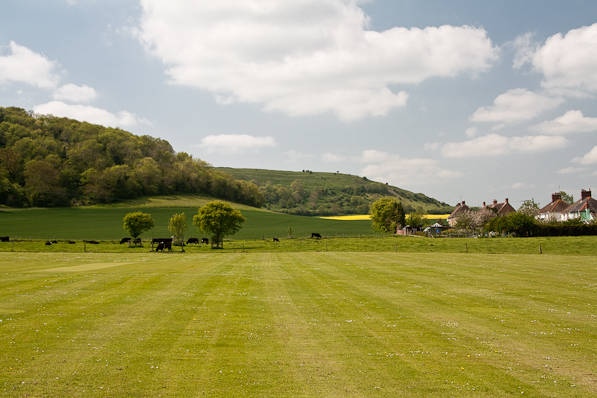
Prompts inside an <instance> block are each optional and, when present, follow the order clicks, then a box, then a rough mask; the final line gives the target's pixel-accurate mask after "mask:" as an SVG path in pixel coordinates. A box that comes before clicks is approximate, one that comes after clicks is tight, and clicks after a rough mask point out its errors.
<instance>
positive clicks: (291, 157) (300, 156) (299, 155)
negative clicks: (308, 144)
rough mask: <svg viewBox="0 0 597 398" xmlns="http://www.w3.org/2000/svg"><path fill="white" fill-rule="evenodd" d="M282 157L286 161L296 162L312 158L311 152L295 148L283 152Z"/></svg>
mask: <svg viewBox="0 0 597 398" xmlns="http://www.w3.org/2000/svg"><path fill="white" fill-rule="evenodd" d="M284 159H285V160H286V161H288V162H292V163H296V162H303V161H305V160H309V159H313V154H311V153H303V152H299V151H297V150H294V149H291V150H289V151H285V152H284Z"/></svg>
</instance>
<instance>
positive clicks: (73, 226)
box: [0, 202, 374, 240]
mask: <svg viewBox="0 0 597 398" xmlns="http://www.w3.org/2000/svg"><path fill="white" fill-rule="evenodd" d="M171 204H172V203H168V205H169V206H168V207H153V206H149V207H148V206H145V205H141V206H133V205H130V207H125V206H128V205H120V206H109V207H106V206H104V207H89V208H52V209H10V210H9V209H4V210H0V235H9V236H11V237H13V238H15V237H16V238H37V239H100V240H105V239H119V238H120V237H122V236H126V235H127V233H126V232H125V231H124V230H123V229H122V218H123V216H124V215H125V214H126V213H128V212H131V211H136V210H141V211H144V212H147V213H150V214H151V215H152V217H153V219H154V223H155V227H154V228H153V229H152V230H151V231H149V232H145V233H144V234H143V235H142V236H143V237H152V236H154V237H158V236H159V237H164V236H170V233H169V232H168V220H169V219H170V216H172V214H174V213H176V212H180V211H183V212H184V213H185V215H186V217H187V231H188V232H187V235H188V236H201V235H202V234H201V233H200V232H198V231H197V229H196V228H195V227H194V226H193V223H192V216H193V215H194V214H197V206H195V207H186V206H189V203H188V202H184V203H181V206H171ZM245 208H246V207H245ZM241 212H242V214H243V215H244V216H245V217H246V219H247V221H246V222H245V224H244V225H243V228H242V229H241V230H240V232H238V233H237V234H236V235H234V238H235V239H257V238H261V237H262V236H265V237H269V238H271V237H272V236H282V237H283V236H288V227H289V226H290V227H292V229H293V235H294V236H307V235H310V234H311V232H319V233H321V234H324V235H326V236H331V235H332V236H343V235H344V236H359V235H373V234H374V233H373V231H372V230H371V226H370V225H371V223H370V222H369V221H337V220H323V219H320V218H317V217H300V216H292V215H287V214H280V213H274V212H268V211H264V210H261V209H254V208H251V209H250V210H247V209H241Z"/></svg>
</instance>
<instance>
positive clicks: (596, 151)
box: [573, 145, 597, 165]
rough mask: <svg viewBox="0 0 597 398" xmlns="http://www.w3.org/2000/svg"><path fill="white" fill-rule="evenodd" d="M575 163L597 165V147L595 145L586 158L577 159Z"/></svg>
mask: <svg viewBox="0 0 597 398" xmlns="http://www.w3.org/2000/svg"><path fill="white" fill-rule="evenodd" d="M573 161H574V162H576V163H580V164H585V165H592V164H597V145H595V146H594V147H593V149H591V150H590V151H589V153H587V154H586V155H585V156H582V157H579V158H575V159H574V160H573Z"/></svg>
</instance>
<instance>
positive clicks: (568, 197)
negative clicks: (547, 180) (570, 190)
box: [560, 191, 574, 204]
mask: <svg viewBox="0 0 597 398" xmlns="http://www.w3.org/2000/svg"><path fill="white" fill-rule="evenodd" d="M560 195H562V200H563V201H564V202H566V203H568V204H572V203H574V196H572V195H568V194H567V193H566V192H564V191H560Z"/></svg>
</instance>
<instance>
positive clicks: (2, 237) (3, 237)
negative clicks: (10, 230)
mask: <svg viewBox="0 0 597 398" xmlns="http://www.w3.org/2000/svg"><path fill="white" fill-rule="evenodd" d="M0 242H10V238H9V237H8V236H0Z"/></svg>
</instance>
